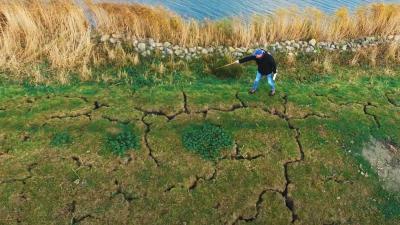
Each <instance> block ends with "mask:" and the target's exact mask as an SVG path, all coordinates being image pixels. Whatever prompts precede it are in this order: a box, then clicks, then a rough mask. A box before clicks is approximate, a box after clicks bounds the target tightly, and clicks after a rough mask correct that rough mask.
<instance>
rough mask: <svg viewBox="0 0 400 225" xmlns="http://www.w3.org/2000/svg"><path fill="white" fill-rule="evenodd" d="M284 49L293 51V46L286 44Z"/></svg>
mask: <svg viewBox="0 0 400 225" xmlns="http://www.w3.org/2000/svg"><path fill="white" fill-rule="evenodd" d="M286 49H287V50H288V51H293V50H294V48H293V47H292V46H286Z"/></svg>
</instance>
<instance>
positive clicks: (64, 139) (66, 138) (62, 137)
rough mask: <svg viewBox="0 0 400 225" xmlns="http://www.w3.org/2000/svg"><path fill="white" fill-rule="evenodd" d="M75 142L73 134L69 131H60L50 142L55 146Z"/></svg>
mask: <svg viewBox="0 0 400 225" xmlns="http://www.w3.org/2000/svg"><path fill="white" fill-rule="evenodd" d="M72 142H73V138H72V136H71V135H70V134H69V133H68V132H60V133H56V134H55V135H54V136H53V137H52V139H51V142H50V144H51V145H52V146H55V147H61V146H65V145H68V144H71V143H72Z"/></svg>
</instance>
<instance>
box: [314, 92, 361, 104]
mask: <svg viewBox="0 0 400 225" xmlns="http://www.w3.org/2000/svg"><path fill="white" fill-rule="evenodd" d="M314 95H315V96H316V97H323V98H326V99H327V100H328V101H329V102H330V103H332V104H334V105H337V106H349V105H361V106H363V105H364V104H363V103H361V102H344V103H340V102H336V101H335V100H333V99H332V98H331V97H329V96H326V95H323V94H318V93H316V92H314Z"/></svg>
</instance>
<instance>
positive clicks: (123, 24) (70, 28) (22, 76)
mask: <svg viewBox="0 0 400 225" xmlns="http://www.w3.org/2000/svg"><path fill="white" fill-rule="evenodd" d="M87 4H88V9H87V10H88V11H87V15H85V11H84V7H80V6H79V5H77V4H75V3H74V1H51V3H49V2H48V1H42V0H34V1H2V2H1V3H0V31H1V32H0V34H1V35H0V68H1V70H2V71H4V72H6V73H7V75H6V76H7V77H8V78H10V79H11V80H19V81H21V80H26V79H29V80H30V81H32V82H35V83H44V82H49V81H50V82H52V81H57V82H61V83H68V82H70V80H71V77H72V74H76V75H77V77H78V78H79V79H80V80H84V81H85V80H94V79H95V78H93V77H92V70H93V69H94V68H96V67H98V66H102V65H106V64H107V63H109V62H110V60H113V59H114V60H115V61H117V62H126V61H130V62H131V61H135V58H136V53H134V52H132V51H130V50H127V49H129V46H124V47H122V48H114V46H110V45H107V44H105V43H102V44H100V43H98V38H92V37H93V36H97V35H98V34H102V33H105V34H110V33H115V34H119V35H128V36H129V37H130V38H135V39H140V38H154V39H155V40H158V41H169V42H172V43H173V44H178V45H181V46H209V45H226V46H248V45H253V44H255V43H260V44H264V43H272V42H275V41H280V40H309V39H311V38H315V39H317V40H319V41H341V40H346V39H350V38H361V37H365V36H387V35H393V34H399V33H400V8H399V7H400V6H399V5H398V4H371V5H366V6H363V7H360V8H359V9H358V10H356V12H353V13H350V12H348V10H347V9H345V8H343V9H339V10H338V11H337V12H336V13H335V14H334V15H325V14H323V13H322V12H320V11H318V10H317V9H306V10H304V11H298V10H296V9H287V10H284V9H282V10H279V11H277V12H275V13H274V14H272V15H271V16H254V18H252V19H251V20H250V21H249V23H245V22H242V20H240V18H232V19H222V20H219V21H195V20H189V21H188V20H184V19H183V18H181V17H179V16H177V15H176V14H173V13H172V12H169V11H167V10H165V9H163V8H151V7H147V6H143V5H138V4H111V3H109V4H106V3H103V4H94V3H90V2H88V3H87ZM88 15H92V19H93V21H94V24H96V26H95V27H94V28H92V29H90V23H89V22H88V19H87V17H90V16H88ZM15 18H18V19H15ZM384 48H385V49H388V50H386V51H384V55H385V56H388V57H393V56H395V57H396V58H397V62H398V58H399V51H400V48H399V47H398V44H393V45H391V46H386V47H385V46H384ZM363 51H365V50H362V51H361V53H360V54H362V52H363ZM375 52H376V50H375ZM378 56H379V55H378ZM370 57H371V58H376V54H375V55H374V54H371V56H370ZM43 65H46V66H43ZM43 67H45V69H47V67H48V68H49V70H50V71H53V73H52V74H49V77H44V75H43Z"/></svg>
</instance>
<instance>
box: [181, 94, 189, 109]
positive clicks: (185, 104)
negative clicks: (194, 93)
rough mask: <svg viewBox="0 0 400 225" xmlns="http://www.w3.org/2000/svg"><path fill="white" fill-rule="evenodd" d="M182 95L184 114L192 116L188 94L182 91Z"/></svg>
mask: <svg viewBox="0 0 400 225" xmlns="http://www.w3.org/2000/svg"><path fill="white" fill-rule="evenodd" d="M182 95H183V108H184V112H185V113H186V114H190V110H189V108H188V97H187V95H186V93H185V92H184V91H182Z"/></svg>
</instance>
